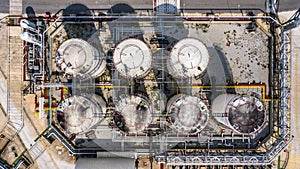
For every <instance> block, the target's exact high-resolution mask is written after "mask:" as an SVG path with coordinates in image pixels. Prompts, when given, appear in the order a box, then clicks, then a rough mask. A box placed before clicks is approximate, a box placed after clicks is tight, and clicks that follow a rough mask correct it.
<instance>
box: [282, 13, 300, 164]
mask: <svg viewBox="0 0 300 169" xmlns="http://www.w3.org/2000/svg"><path fill="white" fill-rule="evenodd" d="M291 14H293V12H284V13H282V16H285V17H289V16H290V15H291ZM292 33H293V37H292V39H293V44H292V45H293V56H292V128H293V129H292V132H293V135H294V136H295V137H294V140H293V142H292V144H291V145H290V148H289V150H290V159H289V163H288V166H287V169H294V168H299V165H300V144H299V142H300V114H299V113H300V108H299V106H298V105H297V104H299V102H300V58H299V57H300V27H298V28H295V29H294V30H293V32H292Z"/></svg>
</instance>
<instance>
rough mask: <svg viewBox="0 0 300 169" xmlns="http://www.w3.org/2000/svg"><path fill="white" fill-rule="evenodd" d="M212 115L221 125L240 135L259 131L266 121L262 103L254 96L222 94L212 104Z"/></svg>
mask: <svg viewBox="0 0 300 169" xmlns="http://www.w3.org/2000/svg"><path fill="white" fill-rule="evenodd" d="M212 115H213V117H214V118H215V119H216V120H217V121H219V122H220V123H222V124H224V125H226V126H228V127H229V128H231V129H232V130H234V131H235V132H237V133H240V134H252V133H255V132H257V131H259V130H260V129H261V128H262V126H263V125H264V123H265V121H266V111H265V108H264V104H263V103H262V101H261V100H260V99H258V98H256V97H254V96H246V95H245V96H240V95H233V94H222V95H219V96H217V97H216V98H215V99H214V101H213V103H212Z"/></svg>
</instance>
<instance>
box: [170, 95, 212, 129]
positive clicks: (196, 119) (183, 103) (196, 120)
mask: <svg viewBox="0 0 300 169" xmlns="http://www.w3.org/2000/svg"><path fill="white" fill-rule="evenodd" d="M167 114H168V117H169V121H170V123H171V124H172V127H173V128H174V129H175V130H176V131H177V132H179V133H182V134H185V135H194V134H197V133H199V132H201V131H202V129H203V128H204V127H205V126H206V125H207V123H208V118H209V110H208V107H207V104H206V103H205V102H204V101H203V100H202V99H200V98H199V97H196V96H189V95H184V94H178V95H175V96H173V97H172V98H171V99H170V100H169V101H168V103H167Z"/></svg>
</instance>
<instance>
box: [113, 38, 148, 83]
mask: <svg viewBox="0 0 300 169" xmlns="http://www.w3.org/2000/svg"><path fill="white" fill-rule="evenodd" d="M113 63H114V66H115V68H116V69H117V70H118V71H119V72H120V74H121V75H123V76H125V77H128V78H142V77H144V76H146V75H147V74H148V72H149V71H150V70H151V66H152V52H151V50H150V48H149V47H148V45H147V44H146V43H144V42H143V41H141V40H139V39H135V38H130V39H125V40H123V41H121V42H120V43H119V44H118V45H117V46H116V48H115V49H114V54H113Z"/></svg>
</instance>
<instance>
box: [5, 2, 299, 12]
mask: <svg viewBox="0 0 300 169" xmlns="http://www.w3.org/2000/svg"><path fill="white" fill-rule="evenodd" d="M0 1H1V2H2V1H5V2H6V1H8V0H0ZM152 1H153V0H143V1H141V0H122V3H127V4H130V5H131V6H132V7H133V8H152V6H153V2H152ZM76 2H80V3H82V4H84V5H86V6H87V7H88V8H94V9H95V8H110V7H111V6H112V5H114V4H116V3H119V2H120V0H78V1H76ZM71 4H74V0H23V12H24V13H25V12H26V8H27V7H32V8H33V10H34V12H35V13H44V12H45V11H49V12H51V13H55V12H56V11H58V10H59V9H63V8H66V7H68V6H69V5H71ZM4 6H5V5H4ZM229 7H230V8H238V7H240V8H261V9H263V10H264V9H265V0H181V8H182V9H184V8H185V9H187V8H229ZM297 8H300V0H280V7H279V10H280V11H288V10H295V9H297ZM1 10H6V9H5V7H2V3H1V7H0V12H1Z"/></svg>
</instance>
